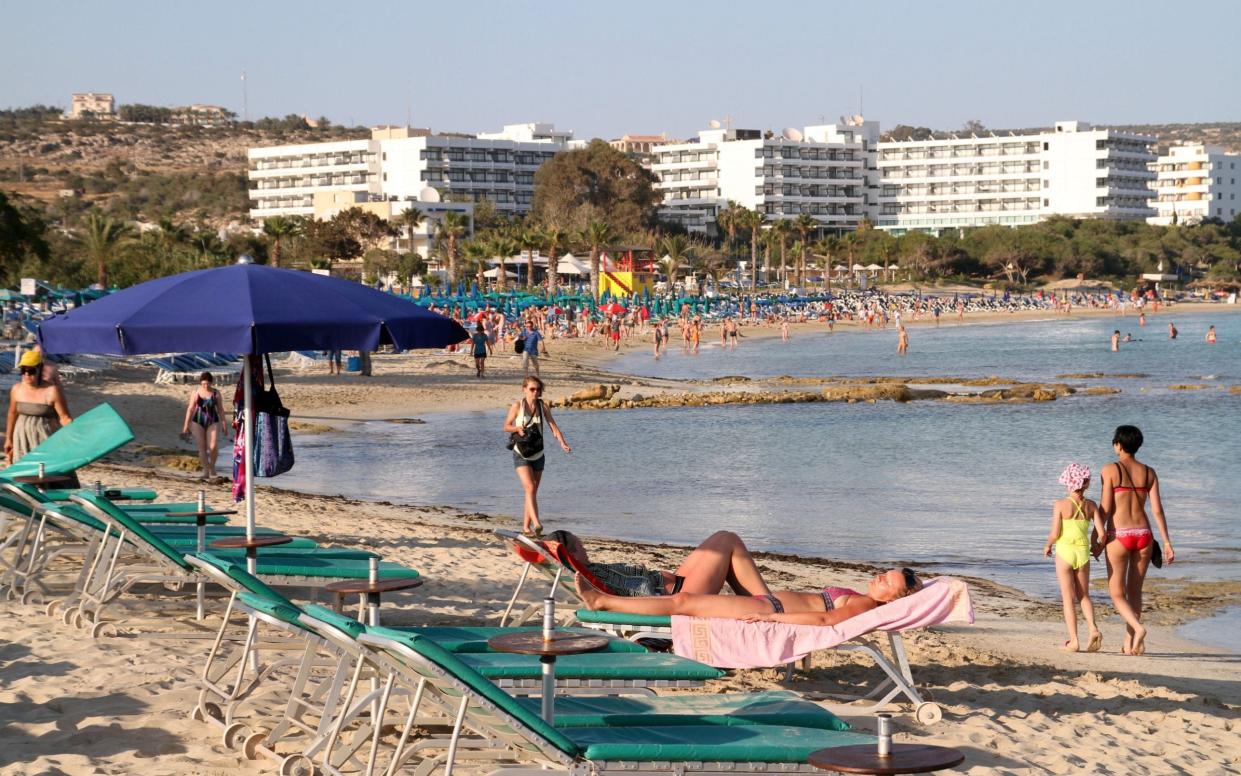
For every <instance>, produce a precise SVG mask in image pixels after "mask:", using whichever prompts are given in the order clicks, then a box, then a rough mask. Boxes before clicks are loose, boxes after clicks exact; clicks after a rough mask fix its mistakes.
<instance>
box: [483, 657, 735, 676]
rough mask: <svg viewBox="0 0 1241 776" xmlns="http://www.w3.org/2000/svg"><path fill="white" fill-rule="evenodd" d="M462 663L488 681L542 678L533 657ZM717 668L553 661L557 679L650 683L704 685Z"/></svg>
mask: <svg viewBox="0 0 1241 776" xmlns="http://www.w3.org/2000/svg"><path fill="white" fill-rule="evenodd" d="M458 657H460V658H461V660H462V661H463V662H465V663H466V664H467V665H469V666H470V667H471V668H473V669H474V670H476V671H478V672H479V673H480V674H482V675H483V676H485V677H487V678H488V679H537V678H539V677H540V676H542V671H541V668H540V666H539V659H538V658H537V657H535V656H533V655H512V654H505V653H501V652H484V653H470V654H463V655H459V656H458ZM723 675H724V672H723V671H721V670H719V669H718V668H712V667H711V666H708V665H704V664H702V663H699V662H697V661H694V660H687V659H685V658H683V657H677V656H676V655H666V654H660V653H657V652H644V653H633V652H621V653H608V652H597V653H594V652H588V653H586V654H582V655H565V656H564V657H561V658H557V659H556V678H558V679H623V680H643V679H645V680H649V681H667V682H671V681H706V680H708V679H718V678H720V677H721V676H723Z"/></svg>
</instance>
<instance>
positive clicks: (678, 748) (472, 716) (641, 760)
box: [359, 628, 873, 774]
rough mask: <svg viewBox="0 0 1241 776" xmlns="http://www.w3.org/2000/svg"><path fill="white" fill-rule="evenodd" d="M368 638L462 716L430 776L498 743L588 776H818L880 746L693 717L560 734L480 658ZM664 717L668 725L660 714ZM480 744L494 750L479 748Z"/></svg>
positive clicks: (409, 678) (489, 753)
mask: <svg viewBox="0 0 1241 776" xmlns="http://www.w3.org/2000/svg"><path fill="white" fill-rule="evenodd" d="M359 640H360V641H361V642H362V643H363V644H366V645H367V646H369V647H371V648H372V649H376V650H379V651H382V652H383V653H384V654H386V655H389V656H390V657H391V659H393V660H396V661H400V662H402V663H403V665H404V666H405V668H406V670H405V671H402V672H401V677H400V678H401V680H402V682H403V683H405V684H406V685H407V686H420V687H421V686H429V687H430V688H431V691H432V692H433V693H435V694H437V695H439V696H440V698H441V704H442V705H445V706H449V707H451V706H456V707H457V709H458V712H457V715H456V717H455V724H454V729H453V733H452V739H451V741H450V743H449V745H448V746H447V747H446V751H444V753H443V754H440V755H438V756H437V757H436V758H435V759H432V758H430V757H428V756H427V754H426V752H425V751H416V755H417V756H419V757H420V758H422V762H421V764H420V769H419V770H420V772H424V773H430V772H433V771H434V770H435V768H436V767H438V766H443V767H445V768H446V769H448V768H452V767H453V765H454V764H456V761H457V760H460V759H468V758H470V757H471V756H472V755H474V754H477V755H478V756H479V757H482V758H485V759H486V760H490V761H493V762H494V760H495V757H496V753H495V747H496V745H497V744H500V745H504V746H506V747H507V748H508V749H509V751H510V756H511V757H512V759H514V760H516V761H518V762H527V763H533V764H535V765H539V766H543V767H553V768H557V769H559V770H562V771H564V770H568V771H573V772H582V773H586V772H589V773H602V772H606V771H612V770H616V771H627V772H635V771H636V772H640V773H659V772H664V773H669V774H681V773H686V772H690V773H692V772H694V771H705V772H711V773H720V772H725V771H726V772H730V773H751V772H755V773H766V772H769V771H779V772H782V773H783V772H788V771H806V772H809V771H811V770H812V768H811V767H810V766H808V765H807V764H806V760H807V758H808V757H809V755H810V753H811V752H814V751H817V750H819V749H824V748H828V747H833V746H844V745H850V744H860V743H868V742H871V741H873V739H872V738H871V737H870V736H865V735H861V734H857V733H853V732H850V731H849V730H847V726H845V724H844V723H843V722H840V721H837V722H838V724H837V722H833V723H830V726H829V727H827V728H824V727H799V726H796V725H789V724H786V723H781V724H778V725H777V724H763V723H762V722H757V721H756V722H755V724H748V725H742V724H730V722H729V720H727V719H721V717H725V718H726V717H728V716H729V715H727V714H724V715H719V714H710V713H706V714H702V715H700V716H698V717H697V718H695V717H694V716H693V715H689V716H686V717H683V718H682V720H680V721H683V722H685V723H686V724H677V725H668V724H641V722H642V719H641V717H640V716H639V717H630V718H626V719H625V721H626V722H635V723H639V724H633V725H602V726H601V725H593V724H592V725H584V726H570V725H563V726H562V725H560V724H559V723H560V719H559V714H558V715H557V720H556V722H557V724H556V725H555V726H553V725H550V724H548V723H547V722H545V721H544V720H543V719H542V718H541V717H540V716H539V715H538V714H537V713H536V712H535V711H534V710H533V709H532V708H531V705H530V703H529V702H528V701H522V700H520V699H518V698H514V697H513V696H511V695H509V694H508V693H506V692H504V691H503V690H502V689H501V688H499V687H497V686H496V685H495V684H493V683H492V682H490V681H489V680H488V679H487V678H486V677H485V676H483V675H482V674H481V673H479V672H478V671H476V670H475V669H474V667H473V666H471V665H470V664H469V663H468V662H467V660H466V658H469V657H476V656H471V655H456V654H453V653H450V652H448V651H447V650H445V649H443V648H442V647H440V646H439V645H437V644H435V643H434V642H433V641H431V640H429V639H425V638H422V637H421V636H418V635H414V634H407V633H402V632H401V631H399V630H393V629H389V628H370V629H368V630H367V632H366V633H364V634H362V635H361V636H360V637H359ZM557 668H558V669H559V661H557ZM659 700H663V699H659ZM566 704H567V701H566ZM578 711H582V709H581V708H580V707H579V708H578ZM806 711H807V712H808V711H809V710H806ZM573 713H575V711H574V708H573V707H572V706H569V705H566V714H567V715H568V714H573ZM825 713H826V712H825ZM411 716H412V715H411ZM586 716H587V717H589V719H588V720H587V721H590V722H592V723H593V722H599V721H601V719H600V716H601V715H599V714H591V713H589V711H588V712H587V714H586ZM654 719H655V720H658V721H660V722H666V721H667V717H666V716H664V715H658V714H657V715H655V718H654ZM819 719H823V718H821V717H820V718H819ZM720 723H722V724H720ZM409 731H410V726H409V725H408V724H407V726H406V729H405V730H404V731H403V733H402V736H401V737H400V739H398V743H397V748H396V751H395V752H394V754H393V755H392V758H393V761H394V763H395V764H399V763H400V762H402V761H403V760H405V759H406V758H408V757H409V756H411V755H413V754H415V752H407V751H406V750H405V746H406V742H407V741H408V739H409V735H410V732H409ZM471 739H477V740H479V741H481V742H485V743H483V744H480V745H478V746H477V747H475V746H472V745H471Z"/></svg>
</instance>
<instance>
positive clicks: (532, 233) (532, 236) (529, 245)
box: [517, 226, 543, 290]
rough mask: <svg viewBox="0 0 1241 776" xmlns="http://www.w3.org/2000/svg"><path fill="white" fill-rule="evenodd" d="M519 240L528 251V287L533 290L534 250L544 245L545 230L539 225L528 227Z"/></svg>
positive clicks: (522, 247) (524, 249)
mask: <svg viewBox="0 0 1241 776" xmlns="http://www.w3.org/2000/svg"><path fill="white" fill-rule="evenodd" d="M517 240H518V242H519V243H520V244H521V249H522V250H523V251H525V253H526V289H527V290H531V289H533V288H534V252H535V251H537V250H539V249H540V248H542V247H543V231H542V230H541V229H539V228H538V227H537V226H529V227H526V228H525V229H523V230H522V232H521V235H520V236H519V237H518V238H517Z"/></svg>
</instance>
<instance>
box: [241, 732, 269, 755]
mask: <svg viewBox="0 0 1241 776" xmlns="http://www.w3.org/2000/svg"><path fill="white" fill-rule="evenodd" d="M265 741H267V731H265V730H260V731H259V732H257V733H251V734H250V735H249V736H247V737H246V741H245V743H244V744H242V745H241V751H242V752H244V753H245V755H246V759H247V760H257V759H259V755H260V754H262V752H260V751H259V749H260V748H261V747H262V746H263V743H264V742H265Z"/></svg>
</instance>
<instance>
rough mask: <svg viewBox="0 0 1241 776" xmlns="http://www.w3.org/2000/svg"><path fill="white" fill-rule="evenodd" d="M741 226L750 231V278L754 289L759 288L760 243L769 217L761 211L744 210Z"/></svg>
mask: <svg viewBox="0 0 1241 776" xmlns="http://www.w3.org/2000/svg"><path fill="white" fill-rule="evenodd" d="M739 220H740V221H741V225H742V226H743V227H745V228H746V229H749V230H750V278H751V282H752V284H753V286H754V288H756V289H757V288H758V241H759V238H760V237H761V235H762V229H763V223H764V222H765V221H766V220H767V216H765V215H764V214H763V211H761V210H744V209H743V210H742V211H741V217H740V219H739Z"/></svg>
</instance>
